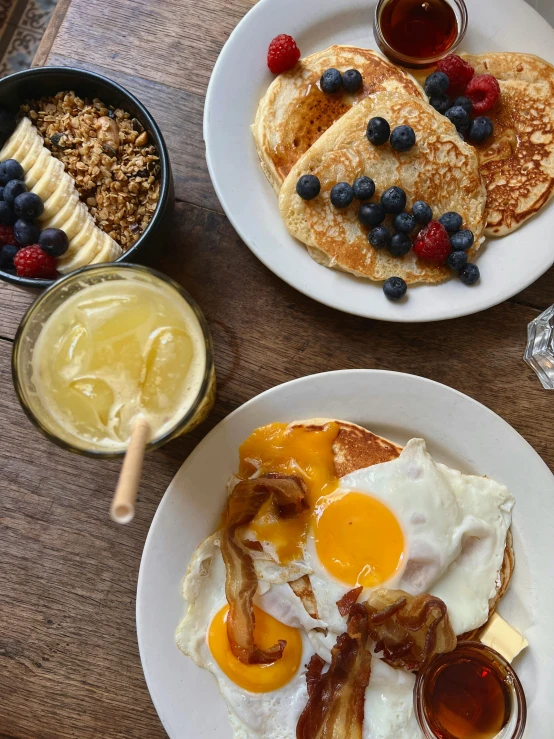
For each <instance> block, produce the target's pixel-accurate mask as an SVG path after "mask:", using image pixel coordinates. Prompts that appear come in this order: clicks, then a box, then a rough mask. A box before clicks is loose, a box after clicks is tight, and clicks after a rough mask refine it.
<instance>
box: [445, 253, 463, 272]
mask: <svg viewBox="0 0 554 739" xmlns="http://www.w3.org/2000/svg"><path fill="white" fill-rule="evenodd" d="M466 264H467V254H466V253H465V251H453V252H452V254H450V256H449V257H448V259H447V260H446V266H447V267H450V269H455V270H456V271H458V270H460V269H463V268H464V267H465V266H466Z"/></svg>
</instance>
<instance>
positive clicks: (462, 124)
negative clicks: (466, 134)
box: [444, 105, 469, 131]
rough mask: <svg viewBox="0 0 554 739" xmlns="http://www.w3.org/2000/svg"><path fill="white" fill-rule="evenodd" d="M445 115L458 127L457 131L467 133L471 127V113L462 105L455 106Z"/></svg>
mask: <svg viewBox="0 0 554 739" xmlns="http://www.w3.org/2000/svg"><path fill="white" fill-rule="evenodd" d="M444 115H445V116H446V117H447V118H448V120H449V121H450V122H451V123H453V124H454V125H455V126H456V130H457V131H465V130H466V128H467V127H468V125H469V113H468V112H467V110H465V109H464V108H462V106H461V105H454V107H452V108H449V109H448V110H447V111H446V113H445V114H444Z"/></svg>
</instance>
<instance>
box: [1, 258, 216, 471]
mask: <svg viewBox="0 0 554 739" xmlns="http://www.w3.org/2000/svg"><path fill="white" fill-rule="evenodd" d="M12 372H13V379H14V385H15V389H16V392H17V395H18V397H19V400H20V402H21V405H22V406H23V409H24V411H25V413H26V414H27V415H28V417H29V418H30V419H31V421H32V422H33V423H34V424H35V425H36V426H37V427H38V428H39V429H40V430H41V431H42V432H43V433H44V434H45V435H46V436H48V438H50V439H51V440H52V441H54V442H56V443H57V444H59V445H60V446H63V447H65V448H66V449H70V450H71V451H74V452H79V453H82V454H87V455H90V456H98V457H105V458H108V457H119V456H123V454H124V453H125V451H126V449H127V446H128V444H129V440H130V437H131V432H132V430H133V426H134V423H135V421H136V420H137V419H138V418H139V417H141V418H144V419H145V420H146V421H147V422H148V426H149V428H150V439H149V442H148V445H147V449H155V448H156V447H159V446H161V445H162V444H164V443H166V442H167V441H169V440H170V439H173V438H174V437H176V436H178V435H180V434H183V433H186V432H188V431H190V430H191V429H193V428H194V427H195V426H196V425H198V424H199V423H200V422H201V421H203V420H204V419H205V418H206V416H207V415H208V413H209V411H210V409H211V407H212V405H213V402H214V399H215V371H214V365H213V350H212V340H211V337H210V332H209V329H208V325H207V323H206V320H205V318H204V316H203V315H202V312H201V311H200V308H199V307H198V305H197V304H196V303H195V301H194V300H193V299H192V298H191V297H190V295H188V293H187V292H186V291H185V290H183V288H182V287H180V285H178V284H177V283H176V282H174V281H173V280H171V279H170V278H169V277H166V276H165V275H163V274H161V273H160V272H156V271H155V270H152V269H150V268H147V267H142V266H138V265H133V264H125V263H119V264H109V265H106V266H101V267H85V268H84V269H82V270H79V271H78V272H74V273H73V274H71V275H69V276H68V277H66V278H64V279H62V280H60V281H59V282H56V283H54V285H52V287H50V288H49V289H48V290H46V292H44V293H43V294H42V295H41V296H40V297H39V298H38V300H37V301H36V302H35V303H33V305H32V306H31V307H30V308H29V310H28V311H27V313H26V315H25V317H24V318H23V321H22V323H21V325H20V327H19V330H18V332H17V335H16V338H15V344H14V350H13V357H12Z"/></svg>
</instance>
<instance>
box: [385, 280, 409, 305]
mask: <svg viewBox="0 0 554 739" xmlns="http://www.w3.org/2000/svg"><path fill="white" fill-rule="evenodd" d="M407 289H408V286H407V285H406V283H405V282H404V280H403V279H402V277H389V279H388V280H385V282H384V284H383V292H384V293H385V295H386V296H387V298H388V299H389V300H400V298H403V297H404V295H406V290H407Z"/></svg>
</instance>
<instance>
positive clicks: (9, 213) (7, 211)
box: [0, 200, 15, 226]
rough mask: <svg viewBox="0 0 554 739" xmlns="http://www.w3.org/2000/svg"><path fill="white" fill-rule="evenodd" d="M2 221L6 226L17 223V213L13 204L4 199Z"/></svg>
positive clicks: (0, 214)
mask: <svg viewBox="0 0 554 739" xmlns="http://www.w3.org/2000/svg"><path fill="white" fill-rule="evenodd" d="M0 223H1V224H3V225H4V226H13V224H14V223H15V213H14V212H13V208H12V206H11V205H8V204H7V203H6V202H5V201H4V200H0Z"/></svg>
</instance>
